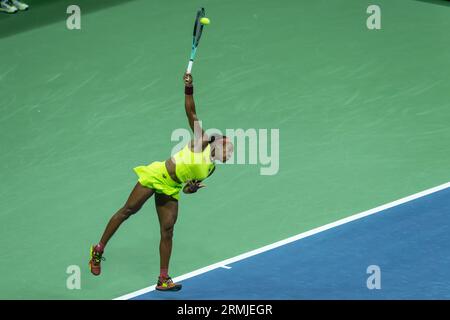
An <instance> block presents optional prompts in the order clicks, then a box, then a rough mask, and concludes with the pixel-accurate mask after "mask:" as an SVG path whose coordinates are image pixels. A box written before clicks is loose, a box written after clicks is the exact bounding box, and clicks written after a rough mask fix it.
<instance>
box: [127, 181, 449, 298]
mask: <svg viewBox="0 0 450 320" xmlns="http://www.w3.org/2000/svg"><path fill="white" fill-rule="evenodd" d="M449 244H450V188H447V189H444V190H441V191H438V192H435V193H432V194H429V195H427V196H424V197H420V198H418V199H416V200H413V201H409V202H406V203H403V204H401V205H398V206H395V207H392V208H389V209H387V210H383V211H381V212H377V213H376V214H373V215H370V216H367V217H364V218H361V219H358V220H355V221H352V222H349V223H346V224H343V225H340V226H338V227H335V228H331V229H329V230H326V231H324V232H320V233H317V234H314V235H312V236H309V237H306V238H303V239H301V240H297V241H294V242H292V243H289V244H286V245H283V246H281V247H278V248H275V249H272V250H269V251H266V252H263V253H261V254H258V255H255V256H252V257H249V258H247V259H244V260H241V261H237V262H235V263H232V264H229V265H227V267H231V269H225V268H217V269H214V270H211V271H209V272H206V273H203V274H200V275H198V276H195V277H192V278H189V279H186V280H184V281H182V282H181V283H182V284H183V289H182V290H181V291H179V292H158V291H150V292H147V293H145V294H142V295H140V296H137V297H134V298H133V299H140V300H141V299H167V300H173V299H205V300H208V299H237V300H240V299H255V300H265V299H450V276H449V272H450V246H449ZM371 265H376V266H378V267H379V268H380V278H379V279H380V285H381V288H380V289H368V287H367V280H368V278H369V277H370V276H371V274H368V273H367V268H368V267H369V266H371Z"/></svg>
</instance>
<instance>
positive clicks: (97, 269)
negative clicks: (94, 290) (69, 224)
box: [89, 245, 105, 276]
mask: <svg viewBox="0 0 450 320" xmlns="http://www.w3.org/2000/svg"><path fill="white" fill-rule="evenodd" d="M102 255H103V251H98V250H96V246H95V245H94V246H92V247H91V260H90V261H89V267H90V269H91V273H92V274H93V275H94V276H98V275H100V273H101V272H102V266H101V263H102V261H105V258H104V257H103V256H102Z"/></svg>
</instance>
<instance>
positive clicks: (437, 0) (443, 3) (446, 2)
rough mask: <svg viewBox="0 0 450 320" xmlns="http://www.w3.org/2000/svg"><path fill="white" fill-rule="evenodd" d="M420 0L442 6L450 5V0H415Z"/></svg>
mask: <svg viewBox="0 0 450 320" xmlns="http://www.w3.org/2000/svg"><path fill="white" fill-rule="evenodd" d="M416 1H420V2H426V3H430V4H438V5H441V6H444V7H450V1H449V0H416Z"/></svg>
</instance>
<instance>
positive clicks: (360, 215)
mask: <svg viewBox="0 0 450 320" xmlns="http://www.w3.org/2000/svg"><path fill="white" fill-rule="evenodd" d="M449 187H450V182H447V183H444V184H441V185H439V186H437V187H434V188H430V189H427V190H424V191H421V192H418V193H415V194H413V195H410V196H407V197H405V198H401V199H398V200H395V201H392V202H389V203H386V204H383V205H381V206H378V207H376V208H373V209H370V210H367V211H363V212H360V213H357V214H354V215H351V216H349V217H347V218H344V219H340V220H337V221H335V222H332V223H329V224H326V225H323V226H321V227H318V228H315V229H312V230H309V231H306V232H303V233H300V234H297V235H295V236H292V237H290V238H287V239H284V240H280V241H277V242H275V243H272V244H269V245H267V246H264V247H261V248H258V249H255V250H252V251H249V252H246V253H243V254H240V255H238V256H236V257H233V258H229V259H226V260H223V261H220V262H217V263H214V264H211V265H209V266H206V267H203V268H201V269H197V270H194V271H192V272H189V273H186V274H183V275H181V276H179V277H176V278H174V279H173V280H174V281H175V282H179V281H183V280H185V279H189V278H192V277H195V276H198V275H200V274H202V273H206V272H208V271H211V270H214V269H217V268H220V267H224V266H227V265H228V264H231V263H234V262H236V261H240V260H243V259H246V258H249V257H252V256H254V255H257V254H260V253H262V252H266V251H269V250H272V249H274V248H278V247H280V246H283V245H285V244H288V243H291V242H294V241H297V240H300V239H303V238H306V237H309V236H312V235H314V234H317V233H319V232H323V231H325V230H329V229H331V228H335V227H338V226H340V225H343V224H345V223H349V222H351V221H355V220H358V219H361V218H364V217H367V216H370V215H372V214H375V213H377V212H380V211H383V210H386V209H389V208H392V207H395V206H398V205H401V204H403V203H406V202H409V201H412V200H415V199H418V198H421V197H424V196H427V195H429V194H432V193H435V192H438V191H441V190H444V189H447V188H449ZM153 290H155V286H154V285H153V286H150V287H147V288H143V289H141V290H137V291H134V292H131V293H129V294H126V295H123V296H120V297H118V298H115V299H114V300H128V299H131V298H134V297H137V296H139V295H141V294H144V293H147V292H150V291H153Z"/></svg>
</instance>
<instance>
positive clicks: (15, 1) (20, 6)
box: [11, 0, 29, 11]
mask: <svg viewBox="0 0 450 320" xmlns="http://www.w3.org/2000/svg"><path fill="white" fill-rule="evenodd" d="M11 2H12V4H13V5H14V7H16V8H17V9H19V10H20V11H25V10H27V9H28V7H29V5H27V4H26V3H23V2H20V1H18V0H11Z"/></svg>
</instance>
